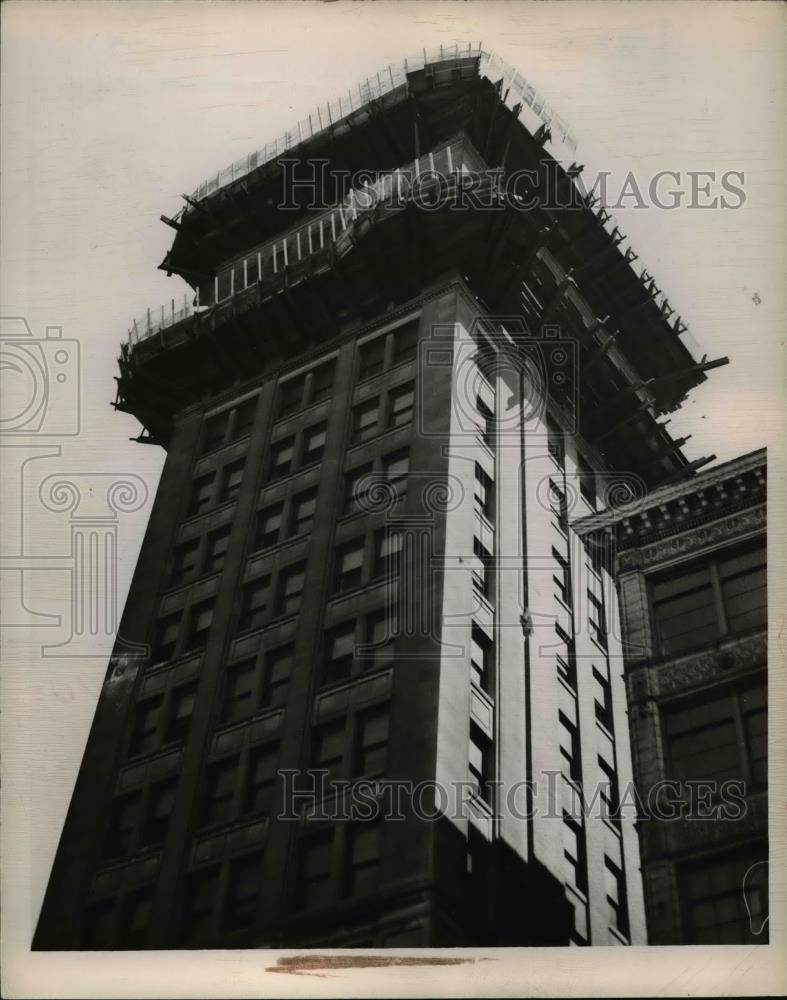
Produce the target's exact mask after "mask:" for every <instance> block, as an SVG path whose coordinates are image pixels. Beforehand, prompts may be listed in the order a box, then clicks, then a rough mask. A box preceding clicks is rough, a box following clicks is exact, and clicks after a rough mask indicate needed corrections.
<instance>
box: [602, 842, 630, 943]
mask: <svg viewBox="0 0 787 1000" xmlns="http://www.w3.org/2000/svg"><path fill="white" fill-rule="evenodd" d="M604 878H605V883H606V889H607V904H608V906H609V922H610V924H611V925H612V927H615V928H616V929H617V930H619V931H620V933H621V934H624V935H626V936H628V907H627V906H626V883H625V880H624V878H623V872H622V871H621V870H620V868H618V866H617V865H616V864H615V863H614V862H613V861H610V859H609V858H608V857H607V856H606V855H604Z"/></svg>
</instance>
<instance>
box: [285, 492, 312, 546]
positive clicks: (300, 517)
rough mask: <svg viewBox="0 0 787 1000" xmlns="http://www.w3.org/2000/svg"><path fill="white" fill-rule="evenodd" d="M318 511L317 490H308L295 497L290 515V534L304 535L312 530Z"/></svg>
mask: <svg viewBox="0 0 787 1000" xmlns="http://www.w3.org/2000/svg"><path fill="white" fill-rule="evenodd" d="M316 511H317V490H316V489H313V490H306V492H305V493H299V494H298V495H297V496H295V497H293V501H292V508H291V515H290V518H291V520H290V535H291V536H294V535H303V534H306V532H308V531H311V529H312V524H313V523H314V515H315V513H316Z"/></svg>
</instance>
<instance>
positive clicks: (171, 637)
mask: <svg viewBox="0 0 787 1000" xmlns="http://www.w3.org/2000/svg"><path fill="white" fill-rule="evenodd" d="M182 618H183V612H182V611H176V612H175V613H174V614H171V615H167V617H166V618H160V619H159V620H158V621H157V622H156V629H155V633H154V636H153V653H152V661H153V663H162V662H163V661H165V660H171V659H172V657H173V656H174V655H175V647H176V645H177V641H178V635H179V634H180V623H181V620H182Z"/></svg>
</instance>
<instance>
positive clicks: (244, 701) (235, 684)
mask: <svg viewBox="0 0 787 1000" xmlns="http://www.w3.org/2000/svg"><path fill="white" fill-rule="evenodd" d="M256 669H257V664H256V661H255V660H244V661H243V662H242V663H232V664H230V666H228V667H227V675H226V678H225V682H224V704H223V706H222V712H221V717H222V719H223V720H224V721H225V722H232V721H234V720H235V719H243V718H245V717H246V716H247V715H250V714H251V713H252V711H253V709H254V704H253V697H254V682H255V679H256Z"/></svg>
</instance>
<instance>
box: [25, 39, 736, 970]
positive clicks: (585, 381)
mask: <svg viewBox="0 0 787 1000" xmlns="http://www.w3.org/2000/svg"><path fill="white" fill-rule="evenodd" d="M575 145H576V144H575V142H574V140H573V137H572V135H571V133H570V132H569V131H568V129H567V128H566V126H565V125H564V123H563V122H562V120H561V119H560V118H559V117H558V116H557V115H555V113H554V111H553V110H552V109H551V108H550V107H549V105H548V104H546V103H545V101H544V99H543V97H542V95H540V94H539V93H538V91H537V90H536V89H535V88H534V87H532V86H531V85H530V83H529V81H527V80H526V79H525V78H524V77H523V76H521V75H520V74H519V73H517V72H515V71H513V70H511V69H509V68H508V67H507V66H505V65H504V64H502V63H501V62H500V61H499V60H498V59H497V58H496V57H493V56H490V55H489V54H488V53H486V52H484V51H483V50H481V49H480V47H479V48H476V47H473V46H470V47H467V48H465V49H460V48H456V47H451V48H450V49H449V48H446V49H444V50H440V51H438V52H435V53H423V54H422V55H421V56H420V57H419V58H417V59H408V60H407V61H406V62H405V63H404V64H403V65H402V66H400V67H387V68H386V69H385V70H384V71H381V72H380V73H379V74H376V75H375V76H374V77H370V78H369V79H368V80H366V81H365V82H364V83H363V84H362V85H361V86H360V87H359V88H357V89H356V90H355V91H352V92H350V93H348V94H347V95H344V96H343V97H342V99H341V100H340V101H336V102H334V103H331V104H330V105H327V106H325V107H322V108H320V109H319V110H318V111H316V112H315V113H313V114H312V115H311V116H309V117H308V118H306V119H303V120H302V121H300V122H299V123H297V125H296V126H295V128H294V130H293V131H291V132H289V133H287V134H286V135H285V136H284V137H282V138H280V139H279V140H278V141H277V142H276V143H274V144H271V145H269V146H266V147H265V148H264V149H261V150H259V151H257V152H256V153H253V154H251V155H250V156H248V157H247V158H245V159H244V160H242V161H240V162H238V163H236V164H233V166H232V167H231V168H229V169H228V170H226V171H224V172H223V173H221V174H219V175H218V176H217V177H215V178H213V179H212V180H210V181H208V182H206V183H205V184H203V185H202V186H201V187H200V188H198V189H197V190H196V191H195V192H194V193H193V195H190V196H188V197H187V198H185V204H184V206H183V208H182V209H181V211H180V212H179V213H178V214H177V215H176V216H175V217H174V218H165V220H164V221H165V222H167V223H168V224H169V225H171V226H172V228H173V229H174V231H175V237H174V241H173V243H172V246H171V249H170V250H169V252H168V253H167V255H166V258H165V260H164V262H163V264H162V265H161V266H162V268H163V269H164V270H166V271H167V272H169V273H171V274H173V275H177V276H179V279H182V280H183V281H185V282H186V283H187V285H188V286H190V287H189V290H188V292H187V296H186V298H185V299H182V291H181V301H182V302H183V304H182V305H179V304H178V302H177V301H172V302H171V303H168V304H167V305H166V306H165V307H163V308H160V309H152V310H149V311H148V312H147V313H146V314H145V315H144V317H142V318H141V319H138V320H136V321H135V322H134V324H133V325H132V328H131V331H130V333H129V336H128V339H127V342H126V343H125V344H124V345H123V348H122V351H121V356H120V359H119V367H120V373H119V376H118V378H117V399H116V404H115V405H116V407H117V408H118V409H120V410H123V411H125V412H129V413H132V414H134V415H135V417H137V419H138V420H139V422H140V424H141V425H142V428H143V429H142V431H141V433H140V436H139V440H140V442H141V443H146V444H152V445H154V446H158V447H162V448H164V449H165V450H166V463H165V465H164V469H163V473H162V476H161V481H160V483H159V486H158V492H157V494H156V498H155V503H154V505H153V510H152V514H151V517H150V521H149V524H148V527H147V531H146V534H145V538H144V542H143V545H142V549H141V552H140V556H139V561H138V564H137V567H136V571H135V574H134V578H133V582H132V584H131V589H130V593H129V596H128V600H127V603H126V608H125V612H124V615H123V618H122V622H121V626H120V633H119V634H120V636H122V640H121V639H119V640H118V643H117V645H116V648H115V652H114V654H113V656H112V658H111V660H110V664H109V668H108V671H107V674H106V679H105V683H104V687H103V690H102V694H101V697H100V700H99V703H98V707H97V711H96V715H95V719H94V722H93V726H92V730H91V732H90V736H89V740H88V744H87V748H86V751H85V755H84V759H83V762H82V766H81V769H80V772H79V776H78V779H77V784H76V788H75V791H74V795H73V799H72V802H71V806H70V809H69V812H68V816H67V819H66V823H65V828H64V831H63V834H62V838H61V841H60V846H59V849H58V852H57V856H56V860H55V863H54V867H53V871H52V875H51V878H50V882H49V886H48V890H47V893H46V897H45V900H44V905H43V909H42V913H41V916H40V920H39V923H38V928H37V931H36V935H35V939H34V944H33V946H34V948H36V949H58V950H60V949H87V950H91V949H92V950H99V949H113V948H139V949H142V948H149V949H167V948H246V947H248V948H251V947H292V946H298V947H307V946H320V947H379V946H389V947H413V946H452V945H457V946H468V945H490V946H495V945H547V944H552V945H561V944H569V943H573V944H577V945H596V944H601V945H605V944H622V945H625V944H642V943H645V940H646V930H645V911H644V903H643V889H642V875H641V871H640V856H639V843H638V838H637V833H636V830H635V826H634V821H633V819H632V818H631V817H626V816H623V815H620V814H618V813H617V811H616V809H615V803H616V799H617V797H618V796H619V794H620V789H621V788H622V787H624V786H625V785H626V784H627V783H629V782H630V781H631V777H632V763H631V752H630V744H629V729H628V719H627V711H626V690H625V685H624V680H623V660H622V655H621V641H620V638H619V634H620V630H619V628H618V612H617V599H616V595H615V587H614V581H613V578H612V575H611V569H612V567H611V566H610V565H608V564H607V562H606V561H605V560H604V559H603V558H600V557H599V555H598V551H597V549H596V548H594V547H593V546H591V545H589V544H588V543H587V540H586V539H583V538H581V537H579V536H578V535H577V534H576V533H575V532H574V530H573V528H572V524H573V522H574V521H576V520H579V519H582V518H587V517H588V516H589V515H591V514H592V513H593V511H594V510H596V509H601V508H604V507H609V506H614V505H615V504H616V503H617V502H618V501H620V500H625V499H627V498H628V499H630V498H631V497H632V496H634V495H635V494H637V491H640V493H641V492H642V491H646V490H650V489H652V488H654V487H657V486H660V485H663V484H670V483H675V482H677V481H679V480H681V479H683V478H684V477H688V476H690V475H691V474H692V473H693V472H694V470H695V468H696V467H697V466H698V465H700V464H702V461H697V462H689V461H688V460H687V459H686V457H685V456H684V454H683V453H682V451H681V444H682V442H681V441H680V440H676V439H674V438H673V437H672V436H671V435H670V433H669V432H668V430H667V429H666V428H665V422H664V419H663V418H664V415H665V414H668V413H671V412H672V411H674V410H675V409H676V408H677V407H679V406H680V404H681V402H682V401H683V400H684V398H685V397H686V394H687V393H688V392H689V391H690V390H691V389H692V388H693V387H694V386H696V385H697V384H698V383H700V382H702V381H704V379H705V377H706V376H705V374H704V372H705V371H706V369H708V368H710V367H713V365H714V364H716V363H719V362H708V361H707V360H706V359H705V358H699V357H697V356H695V355H694V354H693V353H692V351H691V350H690V348H689V347H688V346H687V342H686V336H685V327H684V325H683V324H682V323H681V321H680V319H679V318H678V317H675V316H674V314H673V313H672V310H671V309H670V308H669V305H668V303H666V301H665V300H663V299H661V297H660V293H659V292H658V289H657V288H656V286H655V283H654V282H653V281H652V279H649V278H648V277H647V276H646V277H645V278H644V279H643V277H641V276H640V275H639V274H638V273H637V271H635V269H634V266H633V263H634V260H635V259H636V254H635V253H634V251H633V250H631V249H630V248H628V249H627V248H626V247H625V246H624V245H623V239H624V238H623V236H622V234H621V233H620V232H619V230H618V229H617V228H615V227H614V226H613V223H612V221H611V220H609V218H608V216H607V213H606V212H605V211H604V210H603V208H602V207H601V206H597V205H596V204H595V203H594V199H593V198H592V197H591V196H587V195H585V194H583V191H582V187H581V171H582V167H581V164H578V163H577V162H575ZM173 280H175V279H173ZM722 361H723V359H722ZM359 787H365V788H366V790H367V793H369V792H370V791H371V794H367V795H366V799H365V803H366V805H367V806H368V804H369V802H370V801H371V802H372V803H373V804H374V803H377V807H373V808H367V809H366V811H365V812H362V811H361V810H360V809H355V810H350V811H349V812H348V811H347V810H346V809H344V808H340V806H342V804H345V805H346V803H347V801H348V799H351V800H352V801H355V799H356V798H358V797H354V796H353V795H352V794H351V793H349V792H348V788H349V789H354V788H359ZM397 789H399V790H400V792H396V790H397ZM591 791H592V792H593V795H591V794H589V793H590V792H591ZM394 792H396V800H395V801H394V799H395V796H394ZM596 793H598V794H596ZM593 797H595V799H596V802H598V801H599V798H600V800H601V802H602V804H603V805H606V806H607V807H608V808H607V809H606V810H605V811H604V810H602V811H601V812H598V811H594V810H587V809H584V808H582V802H583V801H584V800H587V799H590V798H593ZM602 813H603V814H602Z"/></svg>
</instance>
